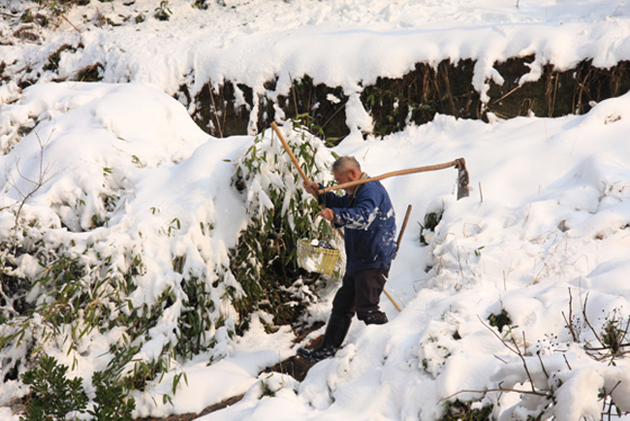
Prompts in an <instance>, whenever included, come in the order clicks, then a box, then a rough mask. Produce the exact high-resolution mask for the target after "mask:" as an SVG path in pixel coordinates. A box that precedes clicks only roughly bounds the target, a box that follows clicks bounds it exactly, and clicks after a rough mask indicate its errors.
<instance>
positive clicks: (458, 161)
mask: <svg viewBox="0 0 630 421" xmlns="http://www.w3.org/2000/svg"><path fill="white" fill-rule="evenodd" d="M461 161H462V158H460V159H456V160H455V161H451V162H446V163H444V164H436V165H427V166H424V167H417V168H409V169H406V170H398V171H392V172H388V173H385V174H381V175H377V176H375V177H370V178H366V179H363V180H356V181H350V182H348V183H343V184H337V185H336V186H330V187H326V188H325V189H321V190H319V194H324V193H328V192H329V191H333V190H339V189H345V188H346V187H352V186H358V185H359V184H365V183H369V182H370V181H376V180H383V179H385V178H389V177H395V176H397V175H407V174H415V173H419V172H427V171H436V170H443V169H445V168H450V167H458V166H460V165H461Z"/></svg>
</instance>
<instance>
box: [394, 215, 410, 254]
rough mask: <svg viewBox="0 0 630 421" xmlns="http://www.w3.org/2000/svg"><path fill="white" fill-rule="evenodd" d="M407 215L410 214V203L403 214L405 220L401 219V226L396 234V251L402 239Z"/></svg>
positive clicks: (407, 218) (407, 219)
mask: <svg viewBox="0 0 630 421" xmlns="http://www.w3.org/2000/svg"><path fill="white" fill-rule="evenodd" d="M409 215H411V205H409V206H407V213H406V214H405V220H404V221H403V224H402V227H401V228H400V234H398V241H397V242H396V252H398V249H399V248H400V242H401V241H402V236H403V234H404V232H405V228H407V222H408V221H409Z"/></svg>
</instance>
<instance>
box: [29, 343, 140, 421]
mask: <svg viewBox="0 0 630 421" xmlns="http://www.w3.org/2000/svg"><path fill="white" fill-rule="evenodd" d="M67 372H68V367H67V366H65V365H63V364H58V363H57V360H56V359H55V358H54V357H50V356H47V355H43V356H41V357H40V358H39V359H38V360H37V367H35V368H33V369H31V370H29V371H27V372H25V373H24V375H23V376H22V379H23V381H24V384H26V385H29V386H30V390H31V394H30V398H29V399H28V401H27V405H26V413H27V418H26V419H25V418H22V417H21V418H20V419H21V420H23V421H62V420H65V419H66V415H67V414H68V413H69V412H73V411H74V412H76V413H78V414H84V413H86V412H87V413H88V414H89V415H91V416H92V418H91V419H93V420H97V421H131V416H132V413H133V410H134V409H135V407H136V403H135V400H134V399H133V398H132V397H129V395H128V392H127V390H126V389H125V388H124V387H123V385H122V384H121V383H120V382H119V379H118V377H117V376H114V377H112V372H111V371H108V372H101V371H96V372H94V374H93V375H92V384H93V385H94V387H95V389H96V391H95V397H94V406H93V408H92V409H88V410H87V411H86V408H87V406H88V401H89V399H88V396H87V394H86V393H85V390H84V389H83V385H82V383H83V379H82V378H81V377H75V378H74V379H68V377H67Z"/></svg>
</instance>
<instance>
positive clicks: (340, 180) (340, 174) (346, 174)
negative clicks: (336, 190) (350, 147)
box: [333, 170, 358, 194]
mask: <svg viewBox="0 0 630 421" xmlns="http://www.w3.org/2000/svg"><path fill="white" fill-rule="evenodd" d="M333 177H335V181H336V182H337V184H344V183H349V182H350V181H356V180H358V178H356V177H355V176H354V172H353V171H352V170H348V171H333ZM354 189H355V186H352V187H346V189H345V190H346V192H348V194H352V192H353V191H354Z"/></svg>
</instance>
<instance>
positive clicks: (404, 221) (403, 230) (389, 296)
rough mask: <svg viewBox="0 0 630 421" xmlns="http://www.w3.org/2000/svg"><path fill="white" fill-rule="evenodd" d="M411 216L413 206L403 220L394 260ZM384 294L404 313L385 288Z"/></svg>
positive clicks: (408, 208)
mask: <svg viewBox="0 0 630 421" xmlns="http://www.w3.org/2000/svg"><path fill="white" fill-rule="evenodd" d="M409 215H411V205H409V206H407V213H406V214H405V219H404V220H403V224H402V227H401V228H400V234H398V241H396V254H395V255H394V259H395V258H396V256H397V255H398V249H399V248H400V242H401V241H402V236H403V233H404V232H405V228H407V221H409ZM383 292H384V293H385V295H387V298H389V300H390V301H391V302H392V304H394V307H396V310H398V311H402V309H401V308H400V306H399V305H398V303H397V302H396V301H394V298H392V296H391V295H389V292H387V290H386V289H385V288H383Z"/></svg>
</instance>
